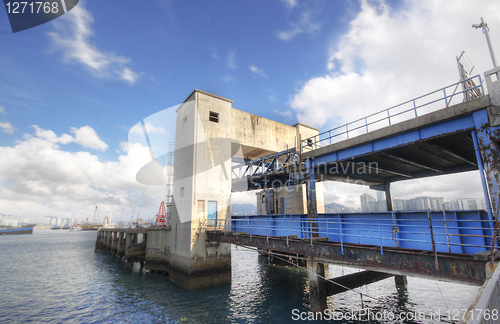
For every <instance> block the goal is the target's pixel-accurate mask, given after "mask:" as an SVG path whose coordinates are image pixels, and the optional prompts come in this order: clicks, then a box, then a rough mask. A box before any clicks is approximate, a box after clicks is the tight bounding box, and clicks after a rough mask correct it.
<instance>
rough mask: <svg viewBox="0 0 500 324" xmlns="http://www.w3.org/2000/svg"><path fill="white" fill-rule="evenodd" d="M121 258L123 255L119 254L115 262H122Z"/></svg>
mask: <svg viewBox="0 0 500 324" xmlns="http://www.w3.org/2000/svg"><path fill="white" fill-rule="evenodd" d="M122 260H123V256H121V255H120V256H119V257H118V260H117V261H116V262H117V263H120V262H122Z"/></svg>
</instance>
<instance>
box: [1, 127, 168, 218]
mask: <svg viewBox="0 0 500 324" xmlns="http://www.w3.org/2000/svg"><path fill="white" fill-rule="evenodd" d="M73 130H74V133H75V138H73V137H72V136H70V135H68V134H63V135H61V136H57V135H56V134H55V133H54V132H53V131H50V130H44V129H41V128H39V127H36V126H35V127H34V132H33V133H32V134H26V135H25V136H24V138H23V139H22V140H19V141H18V142H17V143H16V145H15V146H13V147H6V146H4V147H2V146H0V165H1V166H2V167H1V168H0V197H1V198H0V210H2V211H3V212H4V213H8V214H15V215H17V216H29V217H33V215H39V216H43V215H47V214H50V215H52V216H59V217H67V215H72V216H73V217H77V218H87V217H91V215H92V211H93V208H94V207H95V206H96V205H98V206H99V208H100V209H101V210H103V211H110V212H112V211H115V212H116V213H118V212H120V211H121V209H122V208H123V207H128V208H130V210H131V209H132V206H135V207H136V212H141V215H149V214H151V215H152V216H151V218H152V217H154V214H155V213H156V212H155V211H154V209H155V208H157V203H156V199H158V204H159V201H161V197H162V195H164V188H163V187H162V188H157V187H154V186H145V185H141V184H139V183H138V182H137V181H136V179H135V177H136V173H137V171H138V170H139V169H140V168H141V167H142V166H143V165H144V164H146V163H147V162H149V161H150V157H149V151H148V148H147V147H143V146H141V145H139V144H127V145H122V147H121V148H122V149H123V150H124V151H125V153H124V154H122V155H120V156H119V158H118V159H117V160H116V161H109V162H103V161H100V160H99V158H98V157H97V156H95V155H93V154H91V153H89V152H85V151H79V152H68V151H64V150H62V149H61V148H60V145H61V144H67V143H70V142H72V141H77V139H78V138H79V136H84V135H88V136H90V137H94V134H95V131H94V130H93V129H92V128H90V127H88V126H86V127H82V128H79V129H76V128H73ZM89 134H90V135H89ZM96 138H97V139H98V137H94V139H96ZM96 143H99V141H90V142H89V143H84V144H85V145H87V146H95V145H96ZM99 145H102V144H99ZM99 145H97V146H99ZM150 200H154V201H155V203H154V208H153V209H152V210H148V209H147V208H145V207H141V206H142V205H147V204H146V203H145V201H147V202H148V203H149V201H150ZM20 206H22V207H20ZM148 206H150V205H148ZM148 208H149V207H148ZM142 213H144V214H142ZM143 218H145V219H147V217H143ZM115 221H116V219H115Z"/></svg>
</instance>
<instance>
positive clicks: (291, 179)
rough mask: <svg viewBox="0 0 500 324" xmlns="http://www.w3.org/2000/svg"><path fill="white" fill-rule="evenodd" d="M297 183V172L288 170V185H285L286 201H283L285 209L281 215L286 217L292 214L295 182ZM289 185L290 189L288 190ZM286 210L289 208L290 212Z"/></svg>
mask: <svg viewBox="0 0 500 324" xmlns="http://www.w3.org/2000/svg"><path fill="white" fill-rule="evenodd" d="M296 183H297V173H296V172H294V171H292V170H290V172H289V173H288V185H287V187H286V201H285V211H284V213H283V216H284V217H286V216H287V215H288V216H291V215H292V214H293V201H294V199H295V190H297V189H296V188H295V184H296ZM290 187H291V191H292V192H290ZM288 210H290V213H288Z"/></svg>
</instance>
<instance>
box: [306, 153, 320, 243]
mask: <svg viewBox="0 0 500 324" xmlns="http://www.w3.org/2000/svg"><path fill="white" fill-rule="evenodd" d="M305 167H306V176H305V177H306V180H307V181H306V194H307V218H308V219H314V218H318V207H317V205H316V176H315V174H314V163H313V162H312V160H310V159H308V160H306V161H305ZM315 224H316V226H314V224H312V225H313V226H312V228H311V235H312V236H313V237H317V236H319V235H318V225H317V223H315Z"/></svg>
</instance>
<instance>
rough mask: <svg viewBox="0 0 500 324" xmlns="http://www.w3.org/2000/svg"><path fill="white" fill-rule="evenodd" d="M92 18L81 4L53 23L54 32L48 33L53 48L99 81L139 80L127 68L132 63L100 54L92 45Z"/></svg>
mask: <svg viewBox="0 0 500 324" xmlns="http://www.w3.org/2000/svg"><path fill="white" fill-rule="evenodd" d="M93 22H94V18H93V17H92V14H91V13H90V12H88V11H87V10H86V9H85V7H84V6H83V4H82V3H81V2H80V4H79V5H78V6H76V7H75V8H73V9H72V10H71V11H70V12H68V14H66V15H64V16H63V17H61V19H58V20H57V21H55V22H54V25H55V26H56V31H55V32H51V33H49V35H50V36H51V38H52V40H53V42H54V45H55V46H56V48H57V49H58V50H60V51H61V52H62V54H63V56H64V58H65V59H66V60H68V61H76V62H78V63H80V64H82V65H84V66H85V67H86V68H87V69H88V70H89V71H91V72H92V73H93V74H94V75H95V76H97V77H99V78H112V79H118V80H123V81H126V82H128V83H130V84H133V83H135V82H136V81H137V80H138V79H139V75H138V74H137V73H136V72H134V71H132V69H131V68H130V67H129V66H128V65H129V63H130V61H131V59H129V58H126V57H123V56H119V55H116V54H115V53H112V52H103V51H101V50H100V49H99V48H97V47H96V46H95V45H94V44H92V43H91V40H90V39H91V37H92V35H93V34H94V31H93V30H92V28H91V25H92V23H93Z"/></svg>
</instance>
